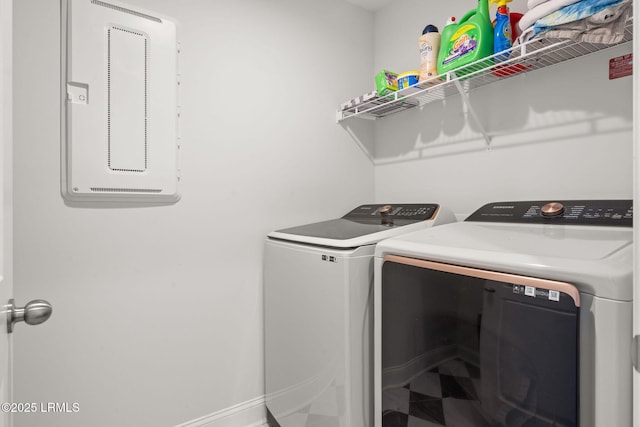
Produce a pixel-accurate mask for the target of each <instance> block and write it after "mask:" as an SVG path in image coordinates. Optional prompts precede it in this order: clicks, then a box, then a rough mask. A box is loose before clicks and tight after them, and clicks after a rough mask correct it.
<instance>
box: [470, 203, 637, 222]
mask: <svg viewBox="0 0 640 427" xmlns="http://www.w3.org/2000/svg"><path fill="white" fill-rule="evenodd" d="M465 221H480V222H506V223H520V224H569V225H571V224H575V225H595V226H618V227H632V226H633V201H632V200H564V201H563V200H558V201H554V200H548V201H527V202H524V201H521V202H498V203H489V204H487V205H484V206H483V207H481V208H480V209H478V210H477V211H475V212H474V213H472V214H471V215H470V216H469V217H468V218H467V219H466V220H465Z"/></svg>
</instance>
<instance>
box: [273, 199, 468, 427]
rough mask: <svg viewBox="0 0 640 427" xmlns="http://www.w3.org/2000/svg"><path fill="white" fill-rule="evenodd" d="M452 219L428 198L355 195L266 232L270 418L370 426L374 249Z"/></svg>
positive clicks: (297, 426)
mask: <svg viewBox="0 0 640 427" xmlns="http://www.w3.org/2000/svg"><path fill="white" fill-rule="evenodd" d="M452 221H455V217H454V215H453V214H452V213H451V212H450V211H448V210H447V209H445V208H443V207H441V206H439V205H437V204H403V205H393V206H392V205H363V206H359V207H358V208H356V209H354V210H353V211H351V212H349V213H348V214H346V215H345V216H343V217H342V218H338V219H333V220H329V221H323V222H320V223H315V224H309V225H304V226H300V227H294V228H289V229H285V230H279V231H274V232H272V233H270V234H269V235H268V237H267V239H266V242H265V255H264V256H265V258H264V287H265V290H264V292H265V296H264V302H265V304H264V310H265V388H266V406H267V410H268V422H269V424H270V425H271V426H272V427H276V426H281V427H305V426H314V427H334V426H343V427H369V426H370V425H371V424H370V420H371V417H372V402H371V399H372V393H371V384H372V375H373V373H372V371H371V369H372V354H371V346H372V337H371V335H372V333H373V325H372V320H371V296H372V288H373V254H374V248H375V244H376V243H377V242H378V241H380V240H381V239H384V238H388V237H393V236H397V235H399V234H402V233H406V232H410V231H416V230H419V229H424V228H430V227H433V226H435V225H439V224H444V223H448V222H452Z"/></svg>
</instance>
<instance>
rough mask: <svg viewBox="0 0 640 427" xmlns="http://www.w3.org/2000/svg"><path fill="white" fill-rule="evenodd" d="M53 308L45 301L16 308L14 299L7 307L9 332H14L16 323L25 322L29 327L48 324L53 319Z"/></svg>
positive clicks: (34, 301)
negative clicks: (48, 320) (50, 318)
mask: <svg viewBox="0 0 640 427" xmlns="http://www.w3.org/2000/svg"><path fill="white" fill-rule="evenodd" d="M52 311H53V308H52V307H51V304H49V303H48V302H47V301H45V300H41V299H36V300H33V301H30V302H28V303H27V305H25V306H24V307H22V308H20V307H16V306H15V305H14V304H13V299H10V300H9V305H7V332H9V333H11V332H13V325H14V324H15V323H16V322H23V321H24V322H25V323H27V324H28V325H39V324H40V323H43V322H46V321H47V319H49V317H51V312H52Z"/></svg>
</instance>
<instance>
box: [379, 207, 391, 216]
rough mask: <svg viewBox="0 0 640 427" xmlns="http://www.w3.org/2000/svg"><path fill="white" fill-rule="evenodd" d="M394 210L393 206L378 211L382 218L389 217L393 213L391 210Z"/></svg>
mask: <svg viewBox="0 0 640 427" xmlns="http://www.w3.org/2000/svg"><path fill="white" fill-rule="evenodd" d="M392 209H393V206H391V205H384V206H383V207H381V208H380V210H379V211H378V212H379V213H380V215H382V216H387V215H389V214H390V213H391V210H392Z"/></svg>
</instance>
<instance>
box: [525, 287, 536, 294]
mask: <svg viewBox="0 0 640 427" xmlns="http://www.w3.org/2000/svg"><path fill="white" fill-rule="evenodd" d="M524 294H525V295H526V296H528V297H535V296H536V288H534V287H533V286H525V287H524Z"/></svg>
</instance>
